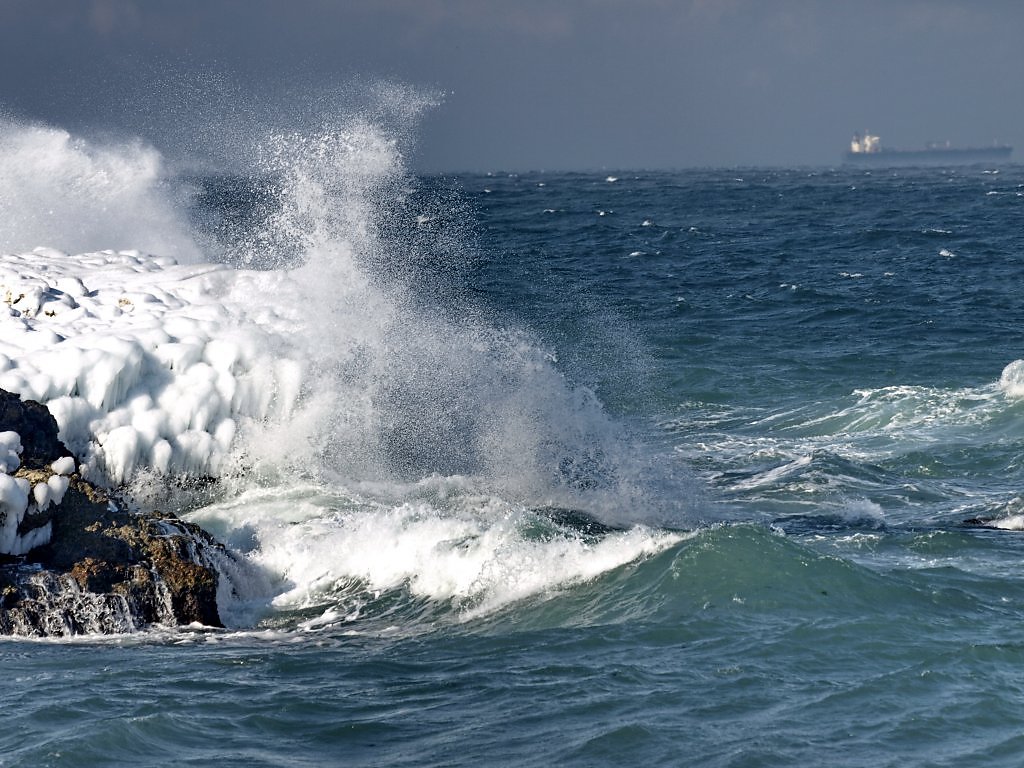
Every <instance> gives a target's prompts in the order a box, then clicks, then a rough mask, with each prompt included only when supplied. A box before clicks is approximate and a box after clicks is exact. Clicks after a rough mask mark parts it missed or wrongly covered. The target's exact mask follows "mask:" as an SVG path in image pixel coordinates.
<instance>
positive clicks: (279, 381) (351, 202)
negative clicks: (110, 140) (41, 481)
mask: <svg viewBox="0 0 1024 768" xmlns="http://www.w3.org/2000/svg"><path fill="white" fill-rule="evenodd" d="M392 95H394V94H392ZM403 103H404V102H403V101H402V98H401V97H400V95H399V96H398V97H395V99H394V103H392V104H390V105H385V107H382V108H381V109H379V110H377V111H372V110H371V111H364V112H360V113H359V114H356V115H354V116H351V117H346V118H339V119H332V120H327V121H321V123H320V124H319V125H318V126H317V127H316V128H315V129H312V130H301V131H289V130H271V131H267V132H265V133H262V134H260V135H257V136H255V137H253V140H252V142H251V143H250V144H249V145H248V146H246V147H245V148H244V152H243V154H244V156H245V158H247V160H248V162H249V165H248V167H247V168H246V170H245V172H244V173H241V174H239V173H237V172H236V171H232V172H231V173H227V172H225V173H222V174H206V175H205V176H203V177H201V178H199V179H192V180H191V183H192V184H194V185H197V186H198V187H199V188H198V190H197V191H196V194H195V195H194V196H192V197H190V198H187V199H188V201H189V204H190V205H191V206H192V207H191V208H189V207H188V205H185V204H184V203H183V200H185V199H186V198H184V197H182V196H181V195H180V194H179V192H177V191H176V190H180V189H182V188H184V187H182V186H181V185H179V184H177V183H174V182H172V181H167V180H165V179H163V176H164V174H165V169H166V164H165V163H164V161H163V159H162V158H161V156H160V155H159V153H157V152H156V150H154V149H152V148H151V147H146V146H145V145H143V144H141V143H139V142H135V141H129V142H126V143H123V144H121V145H114V144H107V145H103V146H99V145H96V144H92V143H89V142H85V141H84V140H81V139H77V138H74V137H71V136H69V135H68V134H67V133H65V132H63V131H60V130H57V129H49V128H40V127H30V128H26V127H23V126H22V127H17V126H8V130H9V131H10V132H11V135H12V136H14V137H15V138H16V139H17V140H18V141H20V142H21V146H23V147H26V148H23V149H21V150H9V151H8V153H7V155H6V156H5V160H4V163H5V164H4V165H3V166H2V168H3V170H2V173H4V174H6V177H5V178H14V177H15V176H16V175H17V174H21V176H19V177H18V178H28V177H29V176H30V175H31V174H30V173H29V171H28V170H26V169H34V170H35V171H38V170H39V168H40V167H42V166H43V165H44V164H45V163H49V164H50V166H51V167H52V170H53V173H52V176H53V179H51V181H50V182H48V183H47V185H42V184H41V183H40V185H39V186H38V188H34V187H31V186H30V187H29V191H30V192H31V193H32V195H34V197H25V198H24V199H21V198H19V199H18V200H16V201H10V200H5V201H4V204H5V205H6V206H7V209H6V210H8V211H10V212H12V213H13V214H16V215H13V216H12V217H11V218H12V221H15V222H20V223H19V226H20V227H21V228H20V229H17V230H15V229H12V230H11V231H10V233H9V234H7V235H6V239H8V240H9V241H10V242H11V243H15V244H21V243H25V244H26V245H25V246H21V245H19V246H18V247H28V245H27V244H28V243H31V244H32V245H36V244H38V242H37V241H41V242H51V243H53V242H56V243H57V244H58V245H61V246H62V247H63V248H64V250H67V251H69V252H76V251H83V250H87V249H89V248H115V247H120V245H119V244H120V243H121V242H122V241H126V240H130V239H132V238H134V242H126V244H127V245H131V246H133V247H136V248H138V247H142V248H144V249H145V250H147V251H154V252H155V253H156V254H158V255H157V256H156V257H150V256H147V255H146V254H144V253H140V252H139V251H122V252H114V251H105V252H103V253H93V254H89V253H86V254H84V255H80V256H75V257H72V256H68V255H67V254H64V253H60V252H57V251H53V250H37V251H35V252H34V253H32V254H23V255H22V256H19V257H11V258H10V259H9V261H10V270H9V271H10V272H11V274H6V273H5V274H0V278H2V279H3V281H6V282H5V283H4V284H5V285H7V288H8V296H9V300H10V301H9V303H10V305H11V308H12V317H11V320H10V323H9V326H8V328H7V330H5V332H4V333H5V334H6V336H7V337H8V340H10V339H16V340H19V341H18V343H19V344H22V346H21V347H19V350H21V351H20V352H19V354H17V355H15V354H12V355H9V356H6V357H0V386H4V387H7V388H11V389H13V390H15V391H18V392H19V393H20V394H23V395H25V396H27V397H34V398H36V399H40V400H42V401H45V402H47V403H48V404H49V406H50V408H51V411H52V412H54V414H55V417H56V418H57V421H58V423H59V424H60V425H61V430H62V437H63V438H64V439H65V440H66V441H67V442H68V444H69V445H72V447H73V450H75V451H76V452H78V453H79V455H80V457H84V458H85V459H86V461H85V465H86V466H89V467H91V468H93V469H94V470H95V472H97V473H102V474H104V475H105V477H106V479H107V480H108V481H109V482H111V483H113V484H120V485H126V486H127V487H128V488H130V489H131V491H132V492H133V493H134V494H135V496H136V499H137V500H139V501H140V503H141V504H143V505H144V506H145V505H147V504H165V503H171V504H172V505H173V504H175V503H176V504H177V505H178V506H177V511H181V510H182V508H184V509H185V510H186V511H187V510H188V509H191V510H192V514H193V515H194V516H195V518H196V519H197V520H198V521H200V522H201V523H202V524H203V525H207V526H209V527H210V528H211V529H212V530H213V531H214V532H215V533H216V534H217V535H219V536H220V537H221V538H222V539H224V540H225V541H226V542H227V543H228V544H229V545H231V546H233V547H234V548H236V549H238V550H239V551H242V552H244V553H246V556H247V559H248V562H249V564H250V565H251V569H250V570H248V571H246V570H245V569H241V570H240V571H239V572H237V573H233V574H230V575H229V576H230V578H231V579H232V580H233V583H234V585H235V589H234V593H235V595H236V596H237V597H236V602H239V603H240V604H243V605H242V606H241V607H239V606H238V605H236V606H235V609H236V610H235V611H234V613H235V614H236V615H242V616H246V617H249V618H245V619H239V621H240V622H242V623H245V622H247V621H250V620H251V617H252V616H253V615H258V613H259V606H263V607H264V608H266V607H268V606H270V607H274V608H281V609H285V610H293V609H296V607H299V608H302V609H306V608H309V607H311V606H316V605H321V604H323V605H328V606H338V605H341V604H342V603H343V602H344V600H342V598H341V597H339V590H340V591H341V592H345V591H346V590H348V587H346V586H344V585H346V584H355V585H356V587H355V589H356V592H358V593H359V594H363V593H373V592H375V591H376V592H379V591H382V590H383V591H393V590H396V589H399V590H405V594H407V595H409V596H411V598H412V599H417V600H418V599H424V600H428V601H442V602H445V601H447V604H450V605H452V606H455V607H456V608H457V609H458V610H459V611H469V612H471V613H472V612H476V611H488V610H493V609H494V608H495V607H499V606H501V605H506V604H508V603H509V602H511V601H515V600H519V599H524V598H527V597H529V596H531V595H538V594H544V593H547V592H548V591H550V590H551V589H553V588H556V587H557V585H559V584H571V583H576V582H578V581H580V580H585V579H588V578H592V577H594V576H596V575H597V574H599V573H601V572H603V571H605V570H607V569H608V568H614V567H616V566H618V565H621V564H623V563H624V562H628V561H630V560H631V559H635V558H638V557H644V556H647V555H649V554H651V553H653V552H655V551H658V550H660V549H662V548H664V547H665V546H669V545H671V543H672V542H673V541H675V538H673V537H672V536H671V535H667V534H661V533H654V532H652V530H651V529H648V528H645V527H643V526H639V527H637V526H636V525H635V524H636V523H638V522H648V523H649V522H651V521H663V520H665V519H672V520H674V521H678V519H679V518H678V509H679V508H680V506H681V504H682V503H685V500H687V499H689V498H691V497H692V495H693V494H692V486H691V485H689V484H688V478H686V479H684V483H683V484H680V483H679V482H678V478H675V477H674V476H673V475H672V473H671V472H670V471H666V465H665V464H664V463H663V462H662V461H661V459H660V458H659V457H658V456H656V455H654V454H652V452H651V451H649V450H647V449H645V447H644V446H642V445H640V444H638V443H637V442H636V441H633V440H632V439H630V436H629V434H628V433H627V431H626V429H625V428H624V427H623V425H622V424H621V423H619V422H617V421H616V420H615V419H614V418H613V417H612V416H611V415H609V414H608V413H607V412H606V411H605V409H604V407H603V406H602V404H601V402H600V401H599V399H598V398H597V397H596V396H595V394H594V393H593V392H592V391H590V390H589V389H587V388H586V387H582V386H578V385H574V384H573V383H572V382H571V381H570V380H569V379H568V378H567V377H566V376H565V375H564V373H563V372H562V371H561V370H560V369H559V367H558V365H557V363H556V359H555V355H554V354H553V353H552V351H551V350H549V349H547V348H546V346H545V345H544V344H543V342H542V341H541V340H540V339H539V338H538V337H537V336H536V335H535V334H534V333H532V332H531V331H529V330H528V329H525V328H521V327H518V326H516V325H514V324H510V323H498V322H495V321H494V320H493V319H492V318H490V317H489V316H488V313H487V312H486V311H484V309H483V308H481V307H480V306H478V305H476V304H475V302H474V301H473V300H472V299H471V298H470V296H471V294H470V292H468V291H463V290H462V288H461V284H460V282H459V280H458V277H457V276H458V275H459V273H460V271H461V270H462V269H463V267H464V265H465V264H466V263H468V262H469V261H471V259H472V258H473V256H472V238H471V237H470V236H469V233H470V232H471V230H472V220H471V219H469V218H467V217H466V216H465V211H464V209H463V208H462V207H460V206H459V205H457V204H456V205H452V204H451V203H452V201H453V199H454V197H453V195H452V194H450V193H445V194H441V195H438V194H436V193H434V192H432V191H430V190H429V189H428V188H427V187H426V185H425V184H424V183H423V182H422V180H419V179H417V178H416V177H415V176H414V175H413V174H411V173H410V171H409V170H408V168H407V165H406V156H407V155H406V152H407V150H406V144H405V143H404V142H405V141H406V138H405V137H406V136H407V135H408V128H407V127H404V128H403V129H402V130H399V131H395V130H393V129H389V127H388V121H389V120H394V119H395V118H396V116H398V117H408V113H409V112H410V111H411V112H416V109H417V108H418V107H417V106H416V105H415V104H414V105H412V106H408V107H406V108H405V109H404V111H403V109H402V108H401V106H402V104H403ZM396 105H397V106H396ZM414 107H415V108H414ZM381 115H386V116H387V119H375V118H379V117H380V116H381ZM33 153H35V154H33ZM32 158H34V159H32ZM241 163H242V160H241V159H240V160H239V164H241ZM89 190H94V191H95V194H92V195H90V194H86V193H87V192H88V191H89ZM129 198H130V199H129ZM48 206H50V207H49V208H48ZM54 206H56V207H54ZM51 208H52V210H55V211H60V212H61V215H59V216H57V215H54V216H52V217H51V216H50V215H49V214H48V213H46V211H49V210H50V209H51ZM44 213H45V215H44ZM186 222H187V224H186ZM51 225H52V227H51ZM197 244H202V247H203V248H205V252H204V254H203V257H204V258H203V260H206V261H212V260H217V261H220V262H226V264H225V263H222V264H220V265H212V264H206V265H203V264H193V265H176V264H174V263H173V262H171V261H169V260H167V259H165V258H163V257H164V256H166V255H168V254H170V255H175V256H177V257H178V258H185V259H191V258H193V257H195V255H196V252H197V251H198V250H199V248H200V246H199V245H197ZM29 305H31V306H29ZM26 339H27V340H29V341H24V343H23V341H22V340H26ZM54 345H56V346H59V347H60V349H56V350H55V349H51V348H50V347H52V346H54ZM70 350H74V352H75V353H74V354H73V355H69V354H66V353H65V354H58V353H60V352H61V351H70ZM68 361H70V362H72V363H74V364H76V365H78V367H79V368H80V370H74V371H71V372H70V373H69V372H68V371H67V370H66V368H67V362H68ZM196 479H202V482H203V484H204V485H203V487H212V488H214V489H215V490H214V491H213V492H212V497H211V495H210V494H207V495H202V494H200V495H198V496H189V495H187V494H184V493H182V492H181V489H182V487H183V484H182V481H183V480H184V481H185V484H187V483H188V482H189V481H195V480H196ZM209 479H213V481H214V484H213V485H212V486H207V485H206V483H207V481H208V480H209ZM154 489H156V490H154ZM310 489H313V490H310ZM296 493H297V494H298V497H296V496H295V494H296ZM211 498H212V499H213V500H214V501H215V503H214V504H212V505H211V506H206V507H203V506H202V505H203V504H207V503H208V502H209V501H210V499H211ZM282 499H284V502H283V503H281V502H280V500H282ZM238 500H241V501H238ZM236 502H237V503H236ZM239 504H241V507H239ZM239 509H242V510H243V511H244V514H243V513H240V512H239ZM296 514H298V515H299V516H298V517H297V518H296V517H295V515H296ZM565 520H575V521H576V523H575V524H572V525H568V526H566V525H564V524H563V522H564V521H565ZM598 520H600V521H602V522H601V524H598V523H597V522H596V521H598ZM552 521H555V522H552ZM559 521H562V522H559ZM580 521H582V522H580ZM607 524H610V525H611V526H612V527H608V525H607ZM538 531H540V533H539V534H538ZM594 531H598V533H594ZM540 564H546V565H545V567H540ZM243 582H244V583H243ZM339 585H341V586H339ZM349 591H351V590H349ZM346 594H348V593H347V592H346ZM345 599H347V598H345ZM339 601H340V602H339ZM251 605H255V606H257V608H256V610H255V612H253V611H250V610H249V608H248V607H246V606H251ZM222 609H223V611H224V612H225V613H226V614H228V615H230V614H232V609H231V608H230V607H227V606H222ZM331 610H333V609H331Z"/></svg>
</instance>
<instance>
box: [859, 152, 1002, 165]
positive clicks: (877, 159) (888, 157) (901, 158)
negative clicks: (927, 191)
mask: <svg viewBox="0 0 1024 768" xmlns="http://www.w3.org/2000/svg"><path fill="white" fill-rule="evenodd" d="M1011 152H1013V148H1012V147H965V148H962V149H957V148H953V147H948V148H947V147H943V148H941V149H916V150H912V149H880V150H878V151H877V152H847V153H846V155H845V156H844V161H845V162H847V163H849V164H851V165H860V166H870V167H876V168H881V167H887V166H914V165H927V166H942V165H978V164H984V163H994V162H1005V161H1007V160H1009V159H1010V153H1011Z"/></svg>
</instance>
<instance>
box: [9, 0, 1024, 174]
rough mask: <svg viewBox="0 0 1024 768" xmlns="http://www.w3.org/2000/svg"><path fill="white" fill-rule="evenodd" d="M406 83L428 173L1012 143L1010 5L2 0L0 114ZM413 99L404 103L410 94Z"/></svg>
mask: <svg viewBox="0 0 1024 768" xmlns="http://www.w3.org/2000/svg"><path fill="white" fill-rule="evenodd" d="M382 83H389V84H394V85H393V88H392V91H391V92H392V93H404V94H406V95H405V96H404V97H403V98H404V99H405V100H406V102H408V103H415V104H416V105H422V104H425V103H428V102H429V103H431V104H432V105H433V106H430V107H429V108H426V109H425V110H423V111H422V112H421V113H419V115H418V117H415V118H414V117H413V116H412V114H411V113H412V112H415V111H416V110H414V109H412V108H409V109H408V110H406V112H407V113H408V114H406V113H403V114H404V117H403V118H402V119H403V120H405V121H406V122H407V124H408V125H406V126H405V127H406V128H407V129H408V131H409V134H410V135H412V136H413V137H414V138H413V145H414V147H415V149H414V150H411V154H412V164H413V166H414V167H415V168H417V169H419V170H423V171H430V172H457V171H525V170H572V169H576V170H605V169H607V170H623V169H657V168H667V169H671V168H687V167H748V166H778V165H784V166H793V165H799V166H804V165H811V166H819V165H824V166H828V165H837V164H838V163H839V162H841V159H842V153H843V152H844V151H845V149H846V148H847V147H848V144H849V141H850V138H851V136H852V134H853V133H854V132H855V131H865V130H868V131H870V132H871V133H874V134H878V135H880V136H881V137H882V143H883V144H884V145H886V146H892V147H903V148H916V147H920V146H923V145H924V144H925V143H926V142H930V141H950V142H952V143H953V144H957V145H969V146H970V145H973V146H978V145H985V144H991V143H993V142H994V141H999V142H1003V143H1009V144H1012V145H1014V146H1015V147H1016V149H1015V153H1014V157H1015V158H1017V159H1020V158H1024V3H1022V2H1019V1H1018V0H959V1H954V0H861V1H860V2H856V1H851V2H842V1H840V0H546V1H544V0H334V1H332V0H277V1H271V0H166V1H162V0H0V111H3V112H7V113H8V114H11V115H14V116H17V117H20V118H25V119H32V120H41V121H45V122H47V123H50V124H53V125H56V126H61V127H64V128H67V129H69V130H72V131H79V130H81V131H93V132H96V131H99V132H112V133H114V134H120V133H127V134H132V135H141V136H142V137H144V138H146V139H147V140H149V141H152V142H153V143H156V144H157V146H161V147H162V148H163V146H162V145H167V146H168V147H174V146H177V148H178V149H179V150H180V149H181V148H182V147H183V146H186V147H191V148H192V149H194V150H197V151H198V149H199V145H201V144H202V142H203V137H204V131H205V135H207V136H212V135H213V134H214V133H218V132H219V134H218V135H219V136H220V138H219V139H218V140H220V141H223V140H224V139H223V136H224V135H228V134H229V133H230V131H232V130H234V131H245V130H251V129H252V126H253V124H254V123H260V122H267V123H268V124H270V123H272V124H275V125H279V126H282V125H287V124H288V123H289V121H293V122H295V123H296V127H301V124H302V123H303V122H304V121H305V122H308V121H310V120H314V119H317V117H322V116H323V115H324V114H328V113H343V112H345V111H346V110H348V111H352V110H359V109H364V108H366V107H365V104H366V102H367V99H368V98H369V97H367V96H366V95H365V94H366V93H369V92H371V91H372V92H380V86H381V84H382ZM408 94H415V95H413V96H409V95H408Z"/></svg>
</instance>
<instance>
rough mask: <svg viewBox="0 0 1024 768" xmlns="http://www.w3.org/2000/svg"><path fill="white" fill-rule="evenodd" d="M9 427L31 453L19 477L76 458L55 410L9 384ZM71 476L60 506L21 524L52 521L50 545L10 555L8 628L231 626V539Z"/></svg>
mask: <svg viewBox="0 0 1024 768" xmlns="http://www.w3.org/2000/svg"><path fill="white" fill-rule="evenodd" d="M19 430H24V431H23V432H21V431H19ZM8 431H9V432H18V434H19V435H20V436H21V444H22V449H23V450H22V453H21V457H20V458H21V466H20V467H19V468H18V469H17V470H16V471H15V472H14V473H11V475H10V477H13V478H14V481H15V482H22V483H25V484H28V485H29V486H30V487H36V486H38V485H39V484H41V483H45V482H47V481H48V480H49V478H50V477H53V476H54V475H55V473H54V472H53V470H52V469H51V465H52V464H53V462H54V461H55V460H56V459H60V458H62V457H64V456H70V455H71V454H70V452H69V451H68V450H67V448H66V447H65V446H64V445H63V444H62V443H61V442H60V440H59V439H58V438H57V423H56V421H55V420H54V419H53V417H52V415H50V413H49V411H47V410H46V408H45V406H42V405H40V404H39V403H36V402H34V401H22V400H21V399H20V398H18V396H17V395H12V394H11V393H8V392H4V391H3V390H0V432H8ZM76 469H77V465H76ZM66 479H67V486H66V490H64V492H63V493H62V494H61V497H60V500H59V503H47V504H46V505H44V506H43V507H42V508H38V507H36V506H35V505H33V506H30V507H29V508H28V509H27V510H26V512H25V513H24V515H23V517H22V519H21V520H20V522H19V534H22V535H23V534H24V533H26V532H31V531H36V530H42V529H43V527H44V526H49V527H50V535H49V537H48V541H47V542H46V543H40V544H39V545H38V546H34V547H32V548H31V549H30V550H29V551H28V552H27V553H25V554H22V555H10V554H6V555H0V634H8V635H30V636H66V635H75V634H83V633H102V634H113V633H124V632H134V631H139V630H143V629H146V628H147V627H150V626H154V625H162V626H182V625H188V624H192V623H196V622H198V623H200V624H203V625H205V626H211V627H222V626H223V624H222V622H221V619H220V614H219V612H218V609H217V590H218V586H219V579H220V577H219V574H218V571H217V569H216V567H215V565H214V564H215V562H216V561H218V560H220V559H223V558H230V555H229V554H228V553H227V551H226V550H225V549H224V547H223V545H221V544H219V543H218V542H217V541H215V540H214V539H213V537H211V536H210V535H209V534H207V533H206V532H205V531H203V530H202V529H201V528H199V527H198V526H196V525H194V524H192V523H189V522H186V521H184V520H181V519H179V518H177V517H175V516H174V515H170V514H164V513H160V512H151V513H140V514H137V513H133V512H130V511H129V510H128V509H127V506H126V505H125V504H124V503H123V502H122V501H121V500H119V499H117V498H116V497H115V496H114V495H112V494H110V493H108V492H106V491H105V490H103V489H101V488H99V487H97V486H96V485H94V484H92V483H89V482H88V481H86V480H84V479H82V477H81V476H80V475H79V474H78V473H77V471H76V472H74V473H72V474H70V475H68V476H67V477H66ZM2 514H6V515H9V514H12V512H10V511H7V512H6V513H2ZM2 522H3V521H0V524H2Z"/></svg>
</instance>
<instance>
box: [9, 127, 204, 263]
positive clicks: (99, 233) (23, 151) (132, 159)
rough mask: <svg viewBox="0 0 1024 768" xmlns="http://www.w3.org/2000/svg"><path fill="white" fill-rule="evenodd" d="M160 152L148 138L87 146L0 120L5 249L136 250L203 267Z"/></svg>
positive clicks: (181, 195)
mask: <svg viewBox="0 0 1024 768" xmlns="http://www.w3.org/2000/svg"><path fill="white" fill-rule="evenodd" d="M186 195H187V189H185V188H184V187H180V186H174V185H171V184H170V183H169V181H168V178H167V173H166V168H165V164H164V160H163V158H162V156H161V155H160V153H159V152H158V151H157V150H156V149H154V148H153V147H151V146H148V145H147V144H145V143H144V142H142V141H141V140H136V139H130V140H127V141H119V142H115V141H114V140H112V139H111V140H109V141H88V140H86V139H84V138H82V137H77V136H72V135H71V134H69V133H68V132H67V131H65V130H62V129H60V128H54V127H51V126H47V125H41V124H35V123H25V122H21V121H16V120H13V119H10V118H4V117H2V116H0V249H2V250H3V251H4V252H8V253H10V252H16V251H22V250H30V249H32V248H34V247H36V246H40V245H45V246H48V247H51V248H58V249H61V250H64V251H68V252H72V253H82V252H85V251H90V250H99V249H105V248H113V249H127V248H135V249H140V250H144V251H148V252H151V253H156V254H160V255H161V256H165V257H170V258H175V259H178V260H180V261H199V260H200V259H201V256H200V247H199V245H198V243H197V241H196V239H195V238H194V235H193V232H192V231H191V229H190V226H189V224H188V219H187V216H186V215H185V210H186V209H185V205H184V203H185V202H186Z"/></svg>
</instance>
